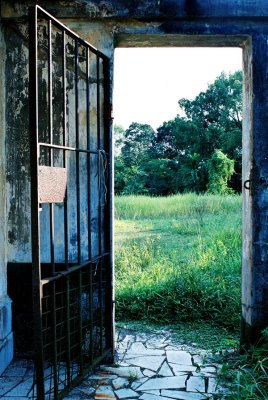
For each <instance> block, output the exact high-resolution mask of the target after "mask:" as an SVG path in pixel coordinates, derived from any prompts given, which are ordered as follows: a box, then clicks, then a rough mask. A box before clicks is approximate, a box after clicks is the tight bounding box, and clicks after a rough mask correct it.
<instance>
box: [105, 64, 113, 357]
mask: <svg viewBox="0 0 268 400" xmlns="http://www.w3.org/2000/svg"><path fill="white" fill-rule="evenodd" d="M103 76H104V115H103V118H104V150H105V152H106V154H108V163H107V168H108V173H107V182H106V185H107V202H106V205H105V210H104V220H105V227H104V229H105V232H104V235H105V237H104V241H105V243H104V246H105V252H109V259H108V265H107V272H106V282H107V288H106V316H107V318H106V340H107V346H108V348H111V349H112V358H113V356H114V351H115V349H114V336H115V333H114V255H113V249H114V246H113V154H112V150H113V146H112V118H111V117H112V116H111V91H110V62H109V59H108V58H104V59H103Z"/></svg>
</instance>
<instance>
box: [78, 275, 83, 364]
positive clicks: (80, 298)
mask: <svg viewBox="0 0 268 400" xmlns="http://www.w3.org/2000/svg"><path fill="white" fill-rule="evenodd" d="M78 274H79V275H78V301H79V302H80V304H79V314H78V317H79V350H80V371H81V372H82V371H83V368H84V358H83V321H82V305H81V301H82V270H81V269H80V270H79V271H78Z"/></svg>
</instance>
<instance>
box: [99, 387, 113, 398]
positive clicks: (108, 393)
mask: <svg viewBox="0 0 268 400" xmlns="http://www.w3.org/2000/svg"><path fill="white" fill-rule="evenodd" d="M95 399H100V400H108V399H109V400H110V399H111V400H116V397H115V395H114V392H113V390H112V389H111V387H110V386H100V387H99V388H98V389H97V390H96V394H95Z"/></svg>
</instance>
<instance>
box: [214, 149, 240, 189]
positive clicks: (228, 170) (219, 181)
mask: <svg viewBox="0 0 268 400" xmlns="http://www.w3.org/2000/svg"><path fill="white" fill-rule="evenodd" d="M233 173H234V160H230V158H228V157H227V156H226V155H225V154H224V153H223V152H222V151H221V150H215V151H214V153H213V155H212V157H211V158H210V160H209V161H208V176H209V181H208V191H209V192H210V193H214V194H216V193H218V194H227V193H231V192H232V190H231V189H230V188H229V187H228V181H229V180H230V179H231V176H232V175H233Z"/></svg>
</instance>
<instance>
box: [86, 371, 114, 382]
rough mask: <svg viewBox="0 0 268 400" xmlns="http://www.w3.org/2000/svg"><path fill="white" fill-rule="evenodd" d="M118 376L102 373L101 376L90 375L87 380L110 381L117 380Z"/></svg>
mask: <svg viewBox="0 0 268 400" xmlns="http://www.w3.org/2000/svg"><path fill="white" fill-rule="evenodd" d="M116 378H117V375H115V374H110V373H108V372H100V373H99V374H95V375H90V376H89V377H88V378H87V379H88V380H90V381H94V380H95V381H98V380H104V379H105V380H109V379H116Z"/></svg>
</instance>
